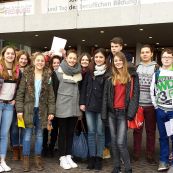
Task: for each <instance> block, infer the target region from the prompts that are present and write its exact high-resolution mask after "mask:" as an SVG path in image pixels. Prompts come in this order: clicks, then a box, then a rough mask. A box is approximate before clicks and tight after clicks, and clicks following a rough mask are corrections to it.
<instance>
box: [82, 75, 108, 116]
mask: <svg viewBox="0 0 173 173" xmlns="http://www.w3.org/2000/svg"><path fill="white" fill-rule="evenodd" d="M108 76H109V73H108V72H105V73H104V74H103V75H99V76H94V77H93V76H92V74H91V73H90V72H87V73H86V76H85V79H84V81H83V83H82V89H81V95H80V105H85V107H86V110H87V111H93V112H98V113H100V112H101V106H102V99H103V88H104V83H105V80H106V79H107V78H108Z"/></svg>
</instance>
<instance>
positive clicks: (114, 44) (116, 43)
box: [109, 37, 132, 62]
mask: <svg viewBox="0 0 173 173" xmlns="http://www.w3.org/2000/svg"><path fill="white" fill-rule="evenodd" d="M110 46H111V54H110V55H109V60H110V62H112V59H113V57H114V55H115V54H116V53H117V52H120V51H122V52H123V53H124V54H125V56H126V59H127V61H128V62H132V55H131V54H130V53H127V52H124V51H123V46H124V43H123V39H122V38H121V37H114V38H113V39H112V40H110Z"/></svg>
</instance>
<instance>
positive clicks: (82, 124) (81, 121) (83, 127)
mask: <svg viewBox="0 0 173 173" xmlns="http://www.w3.org/2000/svg"><path fill="white" fill-rule="evenodd" d="M79 121H80V122H79ZM79 123H81V127H82V131H83V132H84V133H86V130H85V126H84V123H83V120H82V119H78V120H77V122H76V125H75V128H74V129H75V130H76V128H77V125H78V124H79Z"/></svg>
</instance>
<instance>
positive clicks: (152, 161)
mask: <svg viewBox="0 0 173 173" xmlns="http://www.w3.org/2000/svg"><path fill="white" fill-rule="evenodd" d="M146 160H147V162H148V163H150V164H156V163H157V162H156V160H155V158H154V156H152V155H147V156H146Z"/></svg>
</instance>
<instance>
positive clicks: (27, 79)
mask: <svg viewBox="0 0 173 173" xmlns="http://www.w3.org/2000/svg"><path fill="white" fill-rule="evenodd" d="M34 78H35V77H34V67H33V66H29V67H27V68H26V69H25V70H24V72H23V76H22V79H21V81H20V85H19V89H18V90H17V95H16V99H15V100H16V111H17V113H23V115H24V122H25V126H26V127H33V109H34V102H35V92H34V90H35V89H34ZM49 114H54V115H55V96H54V92H53V87H52V84H51V72H50V70H49V69H47V68H45V69H44V71H43V78H42V86H41V92H40V98H39V115H40V117H41V124H42V127H46V125H47V117H48V115H49Z"/></svg>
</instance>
